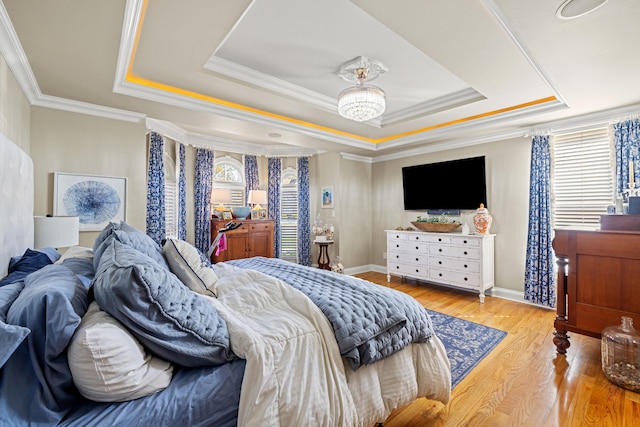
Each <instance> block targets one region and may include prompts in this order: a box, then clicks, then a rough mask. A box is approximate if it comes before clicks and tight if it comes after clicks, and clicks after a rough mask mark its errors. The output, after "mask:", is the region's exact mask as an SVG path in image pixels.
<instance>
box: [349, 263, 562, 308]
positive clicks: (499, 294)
mask: <svg viewBox="0 0 640 427" xmlns="http://www.w3.org/2000/svg"><path fill="white" fill-rule="evenodd" d="M369 271H373V272H376V273H382V274H387V267H386V266H383V265H376V264H369V265H363V266H359V267H351V268H347V269H345V274H348V275H354V274H360V273H367V272H369ZM425 283H426V282H425ZM436 285H437V284H436ZM437 286H443V287H447V285H437ZM452 289H454V288H452ZM455 289H460V288H455ZM485 295H487V296H490V297H495V298H502V299H506V300H510V301H515V302H520V303H523V304H528V305H533V306H535V307H541V308H547V309H549V310H555V308H551V307H545V306H543V305H540V304H534V303H532V302H530V301H527V300H525V299H524V292H523V291H515V290H513V289H507V288H498V287H493V288H491V289H489V290H488V291H487V292H485Z"/></svg>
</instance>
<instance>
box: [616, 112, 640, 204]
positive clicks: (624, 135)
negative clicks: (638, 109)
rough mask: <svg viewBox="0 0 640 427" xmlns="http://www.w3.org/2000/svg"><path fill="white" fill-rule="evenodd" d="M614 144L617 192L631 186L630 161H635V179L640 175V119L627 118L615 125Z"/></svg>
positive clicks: (620, 192) (619, 192)
mask: <svg viewBox="0 0 640 427" xmlns="http://www.w3.org/2000/svg"><path fill="white" fill-rule="evenodd" d="M613 145H614V150H615V152H616V178H617V183H616V185H617V187H616V188H617V192H618V194H622V192H623V191H624V190H626V189H628V188H629V161H633V164H634V166H635V167H634V169H633V172H634V173H633V175H634V176H633V180H634V182H635V180H636V179H637V178H638V176H640V173H638V172H639V171H638V169H640V154H638V152H639V151H640V120H638V119H635V120H627V121H625V122H622V123H616V124H614V125H613Z"/></svg>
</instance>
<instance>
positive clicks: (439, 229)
mask: <svg viewBox="0 0 640 427" xmlns="http://www.w3.org/2000/svg"><path fill="white" fill-rule="evenodd" d="M411 224H413V226H414V227H416V228H417V229H418V230H422V231H430V232H435V233H448V232H450V231H453V230H455V229H456V228H458V227H460V226H461V225H462V224H460V223H458V222H448V223H445V222H418V221H412V222H411Z"/></svg>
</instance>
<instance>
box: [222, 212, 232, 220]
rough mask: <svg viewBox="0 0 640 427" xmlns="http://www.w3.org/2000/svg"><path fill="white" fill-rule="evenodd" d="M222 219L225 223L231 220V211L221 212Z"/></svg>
mask: <svg viewBox="0 0 640 427" xmlns="http://www.w3.org/2000/svg"><path fill="white" fill-rule="evenodd" d="M222 219H224V220H225V221H228V220H231V219H233V215H232V214H231V211H222Z"/></svg>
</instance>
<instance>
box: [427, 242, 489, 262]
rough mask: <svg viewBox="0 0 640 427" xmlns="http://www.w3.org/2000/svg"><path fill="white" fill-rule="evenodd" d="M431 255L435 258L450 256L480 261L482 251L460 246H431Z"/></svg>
mask: <svg viewBox="0 0 640 427" xmlns="http://www.w3.org/2000/svg"><path fill="white" fill-rule="evenodd" d="M429 254H431V255H434V256H436V255H437V256H450V257H457V258H468V259H479V258H480V249H478V248H463V247H460V246H440V245H431V246H429Z"/></svg>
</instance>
